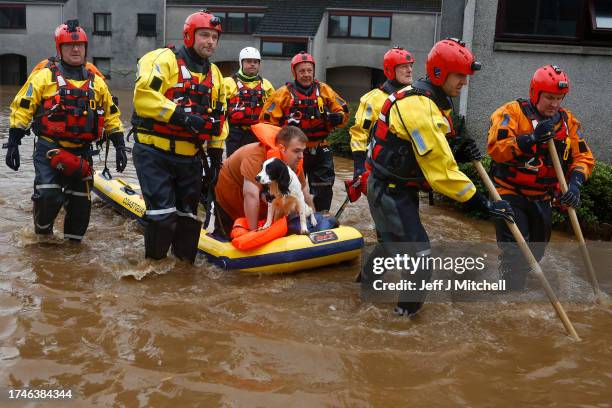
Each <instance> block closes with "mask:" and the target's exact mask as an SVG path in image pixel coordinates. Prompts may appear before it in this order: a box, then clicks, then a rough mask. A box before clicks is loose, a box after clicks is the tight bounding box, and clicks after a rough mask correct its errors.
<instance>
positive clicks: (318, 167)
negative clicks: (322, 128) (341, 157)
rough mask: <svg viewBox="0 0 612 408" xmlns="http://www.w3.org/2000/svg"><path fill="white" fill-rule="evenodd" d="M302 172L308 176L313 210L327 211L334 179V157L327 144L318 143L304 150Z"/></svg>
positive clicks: (329, 205)
mask: <svg viewBox="0 0 612 408" xmlns="http://www.w3.org/2000/svg"><path fill="white" fill-rule="evenodd" d="M304 174H305V175H306V177H308V187H309V188H310V193H311V194H312V195H313V201H314V205H315V211H317V212H321V211H329V209H330V207H331V202H332V197H333V186H334V180H335V179H336V173H335V172H334V158H333V156H332V152H331V150H330V148H329V146H327V145H321V144H319V145H318V146H317V147H316V148H314V147H313V148H312V149H306V150H305V151H304Z"/></svg>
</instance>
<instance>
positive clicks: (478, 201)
mask: <svg viewBox="0 0 612 408" xmlns="http://www.w3.org/2000/svg"><path fill="white" fill-rule="evenodd" d="M465 204H466V205H467V207H468V208H469V209H477V210H481V211H486V212H487V213H489V215H490V216H491V217H493V218H502V219H504V220H505V221H508V222H511V223H513V224H514V211H512V207H511V206H510V203H509V202H507V201H506V200H499V201H490V200H489V199H488V198H487V197H485V196H484V194H481V193H479V192H478V191H477V192H476V194H474V195H473V196H472V198H470V199H469V200H468V201H467V202H466V203H465Z"/></svg>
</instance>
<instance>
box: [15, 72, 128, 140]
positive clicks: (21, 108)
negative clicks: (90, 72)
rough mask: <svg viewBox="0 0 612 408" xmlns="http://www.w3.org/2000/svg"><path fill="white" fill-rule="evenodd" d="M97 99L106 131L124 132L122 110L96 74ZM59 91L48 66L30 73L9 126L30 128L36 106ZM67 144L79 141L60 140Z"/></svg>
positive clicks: (79, 85) (75, 84)
mask: <svg viewBox="0 0 612 408" xmlns="http://www.w3.org/2000/svg"><path fill="white" fill-rule="evenodd" d="M65 80H66V81H67V82H69V83H71V84H72V85H73V86H76V87H81V86H83V85H84V84H85V82H86V81H87V80H83V81H77V80H73V79H67V78H65ZM93 90H94V101H95V103H96V105H97V106H100V107H102V109H103V110H104V130H105V132H106V134H111V133H114V132H123V124H122V123H121V118H120V116H121V112H120V111H119V108H118V107H117V106H116V105H115V104H114V103H113V98H112V95H111V93H110V92H109V90H108V86H107V85H106V83H105V82H104V80H103V79H102V78H101V77H99V76H97V75H94V82H93ZM56 92H57V81H56V78H55V76H54V75H53V74H52V72H51V70H50V69H49V68H46V67H45V68H42V69H40V70H38V71H36V72H34V73H32V74H31V75H30V77H29V78H28V80H27V81H26V83H25V84H24V85H23V86H22V87H21V89H20V90H19V92H17V95H16V96H15V99H13V102H12V103H11V108H10V110H11V113H10V117H9V126H10V127H12V128H19V129H27V128H28V126H29V125H30V122H31V121H32V120H33V118H34V115H35V113H36V111H37V109H38V108H39V107H40V106H42V105H43V103H44V101H45V100H47V99H51V98H53V97H54V96H55V94H56ZM59 143H60V145H62V146H64V147H76V146H79V145H80V144H78V143H73V142H69V141H63V140H62V141H60V142H59Z"/></svg>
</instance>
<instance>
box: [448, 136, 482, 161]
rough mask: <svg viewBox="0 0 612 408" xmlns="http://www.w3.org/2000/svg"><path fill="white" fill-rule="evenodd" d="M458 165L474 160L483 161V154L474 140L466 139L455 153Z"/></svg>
mask: <svg viewBox="0 0 612 408" xmlns="http://www.w3.org/2000/svg"><path fill="white" fill-rule="evenodd" d="M454 156H455V160H456V161H457V163H469V162H471V161H473V160H476V161H480V160H482V153H481V152H480V149H479V148H478V145H477V144H476V141H475V140H474V139H470V138H469V137H466V138H464V139H463V140H462V141H461V142H460V143H459V145H458V146H457V147H456V149H455V151H454Z"/></svg>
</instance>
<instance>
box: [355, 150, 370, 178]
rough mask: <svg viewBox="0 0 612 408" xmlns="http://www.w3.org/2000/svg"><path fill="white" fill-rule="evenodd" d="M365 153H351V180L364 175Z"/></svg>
mask: <svg viewBox="0 0 612 408" xmlns="http://www.w3.org/2000/svg"><path fill="white" fill-rule="evenodd" d="M366 156H367V155H366V152H362V151H357V152H353V180H354V179H356V178H357V177H359V176H361V175H362V174H363V173H365V171H366V168H365V161H366Z"/></svg>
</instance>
